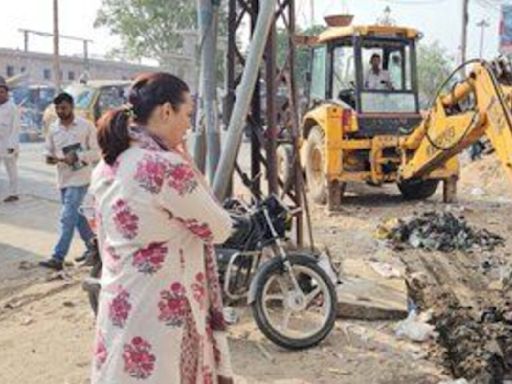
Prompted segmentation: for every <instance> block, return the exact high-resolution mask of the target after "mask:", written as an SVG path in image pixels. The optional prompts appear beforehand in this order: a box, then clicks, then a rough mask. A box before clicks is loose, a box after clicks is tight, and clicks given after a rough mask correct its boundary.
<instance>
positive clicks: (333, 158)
mask: <svg viewBox="0 0 512 384" xmlns="http://www.w3.org/2000/svg"><path fill="white" fill-rule="evenodd" d="M342 114H343V108H342V107H341V106H339V105H337V104H334V103H332V104H331V103H325V104H321V105H320V106H318V107H316V108H314V109H312V110H311V111H309V112H308V113H307V114H306V115H305V116H304V121H303V128H304V132H305V136H306V137H307V132H308V131H309V129H310V128H312V127H314V126H319V127H321V128H322V130H323V132H324V134H325V141H324V156H325V157H324V160H325V161H324V174H325V176H326V178H327V182H332V181H338V182H341V183H344V182H349V181H350V182H353V181H360V182H367V183H371V184H375V185H379V184H382V183H386V182H394V181H396V180H397V173H396V172H394V173H389V172H385V171H384V169H383V166H384V165H385V164H389V163H394V164H396V166H398V164H399V163H400V156H398V155H397V156H386V155H385V150H386V149H393V150H396V149H397V148H398V144H399V138H398V136H393V135H378V136H375V137H373V138H367V139H354V138H350V137H348V135H347V134H349V133H354V132H357V130H358V126H357V116H356V115H355V114H353V113H352V114H351V119H350V123H349V124H347V125H346V126H343V123H342V120H343V119H342ZM362 151H365V153H366V152H368V154H369V161H370V169H369V170H368V169H363V168H364V166H363V164H361V159H360V158H359V157H358V154H359V153H361V152H362ZM304 162H305V159H303V163H304Z"/></svg>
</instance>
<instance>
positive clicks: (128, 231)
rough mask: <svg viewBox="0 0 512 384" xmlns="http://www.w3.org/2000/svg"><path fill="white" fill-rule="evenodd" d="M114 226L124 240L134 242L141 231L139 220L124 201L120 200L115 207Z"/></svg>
mask: <svg viewBox="0 0 512 384" xmlns="http://www.w3.org/2000/svg"><path fill="white" fill-rule="evenodd" d="M112 209H113V214H114V217H113V220H114V224H115V226H116V228H117V230H118V231H119V233H121V235H123V237H124V238H126V239H128V240H132V239H134V238H135V237H136V236H137V232H138V230H139V218H138V216H137V215H135V214H134V213H133V212H132V210H131V209H130V207H129V206H128V204H127V202H126V201H125V200H124V199H118V200H117V201H116V202H115V204H114V206H113V208H112Z"/></svg>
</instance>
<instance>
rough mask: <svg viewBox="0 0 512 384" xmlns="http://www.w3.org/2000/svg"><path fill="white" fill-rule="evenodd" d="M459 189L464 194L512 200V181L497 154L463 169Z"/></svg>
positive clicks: (468, 164)
mask: <svg viewBox="0 0 512 384" xmlns="http://www.w3.org/2000/svg"><path fill="white" fill-rule="evenodd" d="M460 176H461V177H460V180H459V188H460V190H461V192H463V193H464V194H466V193H469V194H472V195H483V194H485V195H491V196H502V197H504V198H510V199H512V180H511V179H510V178H509V177H508V176H507V174H506V173H505V170H504V169H503V166H502V165H501V162H500V160H499V159H498V157H497V156H496V154H495V153H492V154H489V155H486V156H484V157H483V158H482V159H480V160H477V161H474V162H470V163H467V164H465V165H463V166H462V168H461V175H460Z"/></svg>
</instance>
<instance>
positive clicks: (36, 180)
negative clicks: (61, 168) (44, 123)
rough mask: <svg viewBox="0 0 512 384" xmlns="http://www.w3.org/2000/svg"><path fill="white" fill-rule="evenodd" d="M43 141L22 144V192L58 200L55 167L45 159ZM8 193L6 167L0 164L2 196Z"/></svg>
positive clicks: (20, 166) (0, 189)
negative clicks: (46, 162)
mask: <svg viewBox="0 0 512 384" xmlns="http://www.w3.org/2000/svg"><path fill="white" fill-rule="evenodd" d="M43 153H44V152H43V144H42V143H30V144H21V150H20V158H19V161H18V169H19V175H20V193H21V194H22V195H30V196H32V197H37V198H42V199H49V200H54V201H58V194H57V189H56V187H55V169H53V168H52V167H51V166H49V165H46V164H45V161H44V154H43ZM6 193H7V179H6V175H5V169H4V168H3V166H0V196H1V197H3V196H5V194H6Z"/></svg>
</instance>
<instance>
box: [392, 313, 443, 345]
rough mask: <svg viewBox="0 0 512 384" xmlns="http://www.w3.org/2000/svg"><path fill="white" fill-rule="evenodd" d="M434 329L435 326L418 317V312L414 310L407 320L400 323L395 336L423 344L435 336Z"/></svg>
mask: <svg viewBox="0 0 512 384" xmlns="http://www.w3.org/2000/svg"><path fill="white" fill-rule="evenodd" d="M434 329H435V327H434V326H433V325H430V324H428V323H426V322H425V321H424V320H422V319H421V317H419V316H418V314H417V313H416V310H412V311H411V312H409V316H407V319H405V320H404V321H401V322H400V323H398V325H397V327H396V328H395V335H396V337H398V338H407V339H409V340H412V341H415V342H418V343H422V342H424V341H427V340H428V339H430V338H432V337H433V336H434Z"/></svg>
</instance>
